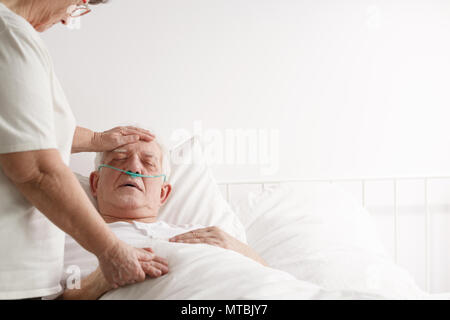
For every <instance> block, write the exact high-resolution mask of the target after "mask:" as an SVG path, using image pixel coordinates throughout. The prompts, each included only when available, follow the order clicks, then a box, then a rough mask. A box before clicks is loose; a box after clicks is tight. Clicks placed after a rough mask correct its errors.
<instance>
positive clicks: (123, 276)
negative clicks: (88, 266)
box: [98, 241, 169, 288]
mask: <svg viewBox="0 0 450 320" xmlns="http://www.w3.org/2000/svg"><path fill="white" fill-rule="evenodd" d="M98 260H99V265H100V268H101V270H102V272H103V275H104V276H105V279H106V281H107V282H108V283H110V284H111V285H112V287H113V288H117V287H118V286H124V285H127V284H132V283H136V282H142V281H144V280H145V276H146V274H147V275H149V276H150V277H152V278H156V277H159V276H161V275H163V274H166V273H167V272H168V271H169V269H168V267H167V261H166V260H165V259H163V258H161V257H157V256H156V255H155V254H154V253H153V250H151V249H150V248H146V249H138V248H133V247H131V246H129V245H128V244H126V243H124V242H122V241H119V242H118V243H117V244H116V245H114V246H112V247H111V248H109V249H108V250H106V251H105V252H103V254H102V255H100V256H99V257H98Z"/></svg>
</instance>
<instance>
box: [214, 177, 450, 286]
mask: <svg viewBox="0 0 450 320" xmlns="http://www.w3.org/2000/svg"><path fill="white" fill-rule="evenodd" d="M444 179H445V180H449V181H450V176H416V177H414V176H412V177H382V178H333V179H282V180H247V181H245V180H242V181H219V182H218V184H219V186H223V187H224V188H225V197H226V199H227V201H228V202H229V203H231V202H232V199H231V193H230V189H231V188H232V187H233V186H236V185H259V186H260V187H261V191H263V190H265V188H266V186H268V185H278V184H283V183H289V184H292V183H339V182H354V183H359V184H360V187H361V204H362V206H363V207H366V185H367V184H368V183H370V182H379V181H385V182H390V183H392V187H393V189H392V191H393V199H394V205H393V206H394V210H393V226H394V259H395V262H396V263H398V234H399V232H398V228H399V212H398V211H399V210H398V209H399V202H398V190H399V186H398V184H399V182H401V181H411V180H416V181H420V182H421V183H423V197H424V198H423V199H424V207H425V212H424V216H425V221H424V225H425V226H424V228H425V241H426V243H425V257H426V266H425V272H426V290H427V291H428V292H430V284H431V271H430V270H431V257H430V238H431V231H430V219H431V212H430V206H429V203H428V199H429V183H430V181H434V180H444Z"/></svg>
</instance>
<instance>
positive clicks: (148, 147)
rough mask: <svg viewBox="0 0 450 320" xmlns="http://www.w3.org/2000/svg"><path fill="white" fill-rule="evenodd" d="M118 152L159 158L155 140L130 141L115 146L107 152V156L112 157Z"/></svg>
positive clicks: (158, 148)
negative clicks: (117, 146)
mask: <svg viewBox="0 0 450 320" xmlns="http://www.w3.org/2000/svg"><path fill="white" fill-rule="evenodd" d="M118 153H124V154H128V155H132V154H136V153H138V155H139V156H145V157H152V158H155V159H156V160H161V148H160V147H159V145H158V143H157V142H156V141H154V140H153V141H150V142H148V141H138V142H135V143H130V144H127V145H125V146H122V147H119V148H116V149H114V150H112V151H109V152H107V154H106V156H107V158H111V157H114V155H117V154H118Z"/></svg>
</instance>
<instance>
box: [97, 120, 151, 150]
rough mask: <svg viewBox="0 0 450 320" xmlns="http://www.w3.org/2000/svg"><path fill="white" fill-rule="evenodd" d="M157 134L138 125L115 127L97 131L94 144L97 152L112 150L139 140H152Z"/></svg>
mask: <svg viewBox="0 0 450 320" xmlns="http://www.w3.org/2000/svg"><path fill="white" fill-rule="evenodd" d="M154 139H155V135H153V134H152V133H150V131H148V130H145V129H141V128H137V127H131V126H128V127H115V128H113V129H111V130H108V131H104V132H95V133H94V137H93V141H92V145H93V146H94V147H93V149H94V150H95V151H96V152H103V151H110V150H114V149H116V148H119V147H121V146H124V145H126V144H129V143H134V142H137V141H139V140H142V141H148V142H150V141H152V140H154Z"/></svg>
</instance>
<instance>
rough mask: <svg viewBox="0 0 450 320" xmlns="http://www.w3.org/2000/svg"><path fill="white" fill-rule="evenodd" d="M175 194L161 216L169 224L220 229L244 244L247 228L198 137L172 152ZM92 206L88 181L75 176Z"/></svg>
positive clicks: (162, 210)
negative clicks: (225, 194) (218, 178)
mask: <svg viewBox="0 0 450 320" xmlns="http://www.w3.org/2000/svg"><path fill="white" fill-rule="evenodd" d="M170 158H171V174H170V177H169V182H170V184H171V185H172V192H171V194H170V195H169V199H168V200H167V202H166V204H165V205H164V206H163V207H162V208H161V210H160V212H159V214H158V220H163V221H165V222H167V223H171V224H176V225H183V224H200V225H204V226H218V227H219V228H221V229H222V230H224V231H225V232H227V233H229V234H230V235H232V236H234V237H235V238H237V239H239V240H240V241H242V242H246V236H245V229H244V227H243V225H242V223H241V222H240V221H239V218H238V217H237V215H236V214H235V213H234V212H233V210H232V209H231V207H230V206H229V205H228V203H227V201H226V200H225V199H224V198H223V196H222V194H221V192H220V189H219V187H218V185H217V183H216V181H215V179H214V178H213V176H212V173H211V170H210V168H209V167H208V165H207V162H206V159H205V157H204V155H203V151H202V146H201V144H200V141H199V138H198V137H197V136H194V137H192V138H189V139H188V140H186V141H184V142H183V143H181V144H179V145H178V146H176V147H174V148H172V149H171V150H170ZM75 175H76V176H77V178H78V180H79V181H80V183H81V185H82V187H83V189H84V190H85V191H86V193H87V194H88V196H89V198H90V199H91V201H92V203H93V204H94V205H95V206H96V208H97V201H96V200H95V198H94V197H92V195H91V192H90V187H89V178H87V177H84V176H82V175H80V174H75Z"/></svg>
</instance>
